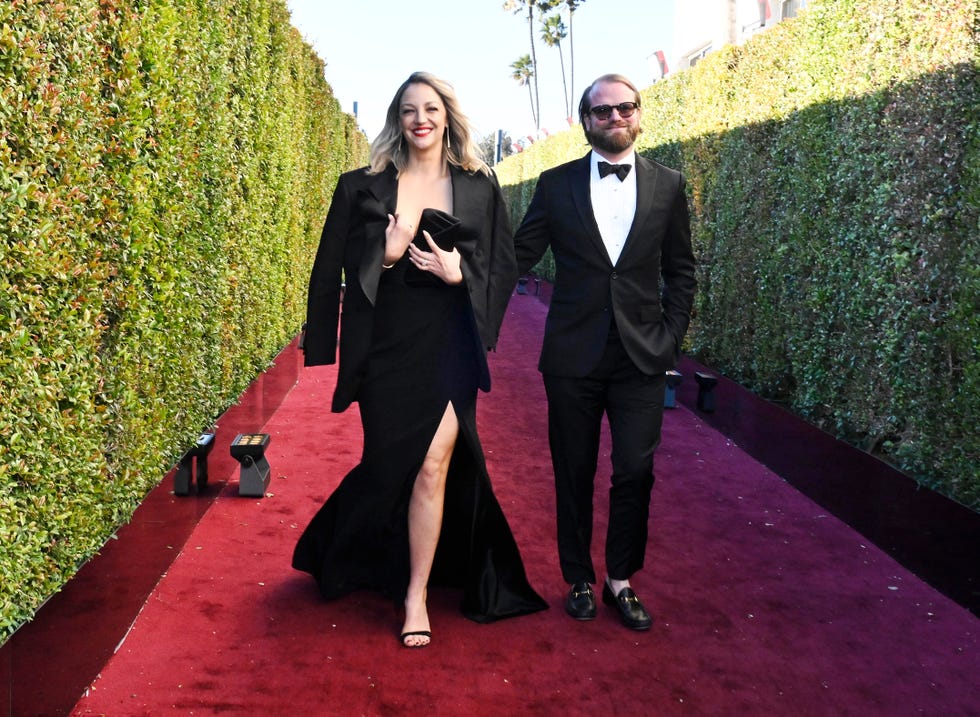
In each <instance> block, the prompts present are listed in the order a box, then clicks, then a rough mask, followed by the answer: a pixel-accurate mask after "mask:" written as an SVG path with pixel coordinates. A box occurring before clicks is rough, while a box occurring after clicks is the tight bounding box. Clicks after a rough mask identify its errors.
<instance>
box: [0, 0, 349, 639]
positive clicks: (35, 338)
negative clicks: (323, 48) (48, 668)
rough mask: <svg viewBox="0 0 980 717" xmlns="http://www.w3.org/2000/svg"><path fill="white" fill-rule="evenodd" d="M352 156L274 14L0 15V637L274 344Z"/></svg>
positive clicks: (8, 0)
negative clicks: (331, 196) (0, 239)
mask: <svg viewBox="0 0 980 717" xmlns="http://www.w3.org/2000/svg"><path fill="white" fill-rule="evenodd" d="M366 154H367V141H366V138H364V136H363V134H362V133H361V132H360V131H359V130H358V128H357V126H356V123H355V121H354V119H353V118H352V117H351V116H349V115H347V114H345V113H343V112H342V111H341V110H340V107H339V105H338V103H337V101H336V100H335V99H334V97H333V96H332V92H331V90H330V88H329V87H328V86H327V84H326V82H325V80H324V77H323V64H322V61H321V60H320V59H319V58H317V57H316V56H315V54H314V53H313V51H312V49H311V48H310V47H309V46H308V45H307V44H306V43H305V42H304V41H303V40H302V38H301V37H300V35H299V33H298V31H297V30H295V29H294V28H293V27H291V25H290V24H289V13H288V11H287V9H286V6H285V3H284V0H154V1H153V2H148V1H140V0H73V2H70V3H66V2H57V1H55V0H5V2H3V3H0V227H3V242H2V243H0V397H2V398H0V401H2V402H3V411H2V412H0V544H2V545H3V554H2V557H0V641H2V640H3V639H6V637H9V635H10V634H11V633H12V631H13V630H14V629H16V627H17V626H18V625H19V624H20V623H21V622H23V621H24V620H25V619H27V618H29V617H30V616H31V615H32V614H33V613H34V611H35V610H36V609H37V607H38V606H39V605H40V604H41V603H42V601H43V600H44V599H45V598H46V597H47V596H49V595H50V594H51V593H53V592H55V591H57V590H58V589H59V587H60V586H61V585H62V584H63V583H64V582H65V581H66V580H67V579H68V578H69V577H70V576H71V575H72V574H73V573H74V572H75V571H76V570H77V568H78V567H79V566H80V565H81V564H82V563H83V562H84V561H85V560H86V559H87V558H88V557H90V556H91V555H92V554H93V553H94V552H96V551H97V550H98V548H99V547H100V546H101V545H102V544H103V543H104V542H105V540H106V539H107V538H108V537H109V536H110V535H111V534H112V532H113V531H114V530H115V529H116V528H117V527H118V526H119V525H121V524H123V523H125V522H126V521H127V520H128V519H129V518H130V517H131V516H132V513H133V511H134V510H135V508H136V506H137V505H138V504H139V503H140V501H141V500H142V498H143V497H144V495H145V494H146V492H147V491H148V490H149V489H150V488H152V487H153V486H154V485H155V484H156V483H158V482H159V480H160V477H161V476H162V475H164V474H166V472H167V470H168V469H169V468H170V466H172V465H173V463H174V462H175V461H176V459H177V458H178V457H179V456H180V455H181V454H182V453H183V451H184V450H185V449H186V448H187V447H189V446H191V445H192V444H193V442H194V440H196V438H197V436H198V435H199V433H200V432H201V431H202V430H204V429H207V428H209V427H210V426H211V425H212V424H213V421H214V419H215V418H216V417H217V416H218V415H220V413H221V412H223V411H224V410H225V409H226V408H227V407H228V406H229V405H231V404H232V403H233V402H234V401H235V399H236V397H237V396H238V395H239V394H240V393H241V391H242V390H243V389H244V388H245V387H246V386H247V385H248V384H249V382H250V381H251V380H252V379H253V378H254V377H255V376H256V375H257V373H259V372H260V371H262V370H263V369H264V368H266V367H267V366H268V365H269V364H270V362H271V361H272V359H273V358H274V357H275V356H276V354H277V353H278V352H279V351H280V350H281V348H282V347H283V346H284V345H286V344H287V343H288V342H289V341H290V340H291V339H292V338H293V337H294V336H296V334H297V333H298V332H299V329H300V326H301V324H302V321H303V317H304V314H305V293H306V280H307V277H308V274H309V267H310V266H311V264H312V259H313V254H314V253H315V250H316V244H317V241H318V239H319V232H320V228H321V226H322V221H323V217H324V215H325V213H326V207H327V203H328V201H329V194H330V192H331V191H332V189H333V186H334V184H335V182H336V179H337V176H338V175H339V173H340V172H341V171H344V170H346V169H348V168H351V167H354V166H358V165H360V164H363V163H364V162H365V161H366Z"/></svg>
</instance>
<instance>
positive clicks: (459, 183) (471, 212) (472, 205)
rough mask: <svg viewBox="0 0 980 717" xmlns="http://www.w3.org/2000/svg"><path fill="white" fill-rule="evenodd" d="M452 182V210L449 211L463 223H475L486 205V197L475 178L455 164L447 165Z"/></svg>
mask: <svg viewBox="0 0 980 717" xmlns="http://www.w3.org/2000/svg"><path fill="white" fill-rule="evenodd" d="M449 173H450V175H452V182H453V210H452V212H450V213H451V214H452V215H453V216H455V217H457V218H458V219H460V220H461V221H463V223H465V224H470V225H472V224H475V223H476V222H478V221H479V220H480V217H481V214H482V213H483V210H484V208H485V207H486V197H485V196H484V194H483V193H482V192H481V191H480V190H479V187H480V183H479V181H478V180H477V178H476V177H475V176H474V175H472V174H470V173H468V172H465V171H463V170H462V169H460V168H459V167H457V166H455V165H452V164H451V165H449Z"/></svg>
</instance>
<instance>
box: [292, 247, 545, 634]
mask: <svg viewBox="0 0 980 717" xmlns="http://www.w3.org/2000/svg"><path fill="white" fill-rule="evenodd" d="M374 314H375V318H374V338H373V344H372V352H371V356H370V359H369V361H368V364H367V372H366V375H365V377H364V378H363V380H362V382H361V384H360V389H359V393H358V396H357V401H358V405H359V407H360V413H361V422H362V424H363V428H364V452H363V455H362V457H361V462H360V464H358V465H357V466H356V467H355V468H354V469H353V470H352V471H351V472H350V473H348V474H347V476H346V477H345V478H344V480H343V482H342V483H341V484H340V485H339V486H338V487H337V489H336V491H334V493H333V494H332V495H331V496H330V497H329V498H328V499H327V501H326V503H325V504H324V505H323V507H322V508H321V509H320V511H319V512H318V513H317V514H316V515H315V516H314V518H313V520H312V521H311V522H310V524H309V525H308V526H307V528H306V530H305V531H304V533H303V535H302V536H301V537H300V539H299V542H298V544H297V545H296V549H295V551H294V554H293V562H292V564H293V567H294V568H296V569H298V570H303V571H305V572H308V573H310V574H312V575H313V577H314V578H316V581H317V584H318V585H319V588H320V592H321V593H322V594H323V596H324V597H326V598H328V599H330V598H336V597H339V596H341V595H345V594H347V593H349V592H351V591H353V590H357V589H362V588H368V589H375V590H380V591H382V592H383V593H384V594H385V595H388V596H390V597H391V598H392V599H394V600H396V601H399V602H400V601H402V600H404V596H405V591H406V589H407V586H408V579H409V570H410V565H409V547H408V504H409V498H410V496H411V493H412V487H413V485H414V482H415V476H416V475H417V473H418V471H419V468H420V467H421V465H422V459H423V457H424V456H425V453H426V450H427V449H428V447H429V444H430V443H431V441H432V437H433V436H434V435H435V432H436V429H437V427H438V426H439V422H440V420H441V419H442V415H443V413H444V411H445V409H446V405H447V404H449V403H452V405H453V407H454V408H455V410H456V415H457V416H458V418H459V428H460V430H459V437H458V438H457V441H456V447H455V450H454V452H453V456H452V461H451V463H450V467H449V476H448V479H447V481H446V500H445V509H444V517H443V525H442V533H441V537H440V540H439V545H438V547H437V549H436V556H435V562H434V564H433V569H432V576H431V579H430V585H443V586H451V587H457V588H462V592H463V598H462V611H463V614H464V615H465V616H466V617H468V618H470V619H472V620H475V621H477V622H491V621H494V620H498V619H501V618H505V617H512V616H516V615H523V614H527V613H531V612H535V611H538V610H542V609H544V608H546V607H547V603H545V601H544V600H543V599H542V598H541V597H540V596H539V595H538V594H537V593H536V592H535V591H534V590H533V589H532V588H531V586H530V584H529V583H528V580H527V577H526V574H525V571H524V565H523V562H522V561H521V556H520V553H519V551H518V548H517V544H516V542H515V541H514V537H513V534H512V533H511V530H510V527H509V526H508V524H507V520H506V518H505V517H504V514H503V511H502V510H501V508H500V504H499V503H498V502H497V499H496V497H495V496H494V494H493V489H492V487H491V485H490V477H489V475H488V473H487V468H486V464H485V461H484V457H483V449H482V447H481V446H480V440H479V437H478V436H477V431H476V396H477V386H478V381H479V377H480V371H481V369H482V370H485V363H484V362H485V357H484V356H483V355H482V351H483V348H482V347H481V346H480V341H479V338H478V336H477V332H476V326H475V323H474V320H473V316H472V312H471V309H470V305H469V298H468V296H467V292H466V289H465V288H464V287H463V286H447V285H446V284H444V283H443V282H441V281H438V280H436V279H434V277H432V276H431V275H428V274H422V273H421V272H419V271H418V270H416V269H415V268H414V267H412V266H410V263H409V261H408V259H407V255H406V257H405V258H403V259H402V260H401V261H399V262H398V263H396V264H395V266H394V267H393V268H392V269H389V270H388V271H385V272H384V273H383V274H382V276H381V283H380V285H379V287H378V295H377V299H376V303H375V310H374ZM341 340H343V337H342V336H341Z"/></svg>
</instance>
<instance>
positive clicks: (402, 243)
mask: <svg viewBox="0 0 980 717" xmlns="http://www.w3.org/2000/svg"><path fill="white" fill-rule="evenodd" d="M414 236H415V227H414V226H412V225H411V224H409V223H408V222H403V221H400V220H399V218H398V215H397V214H389V215H388V226H387V227H385V259H384V262H382V263H383V264H384V265H385V266H391V265H393V264H394V263H395V262H396V261H398V260H399V259H401V258H402V256H403V255H404V254H405V248H406V247H408V245H409V244H411V243H412V237H414Z"/></svg>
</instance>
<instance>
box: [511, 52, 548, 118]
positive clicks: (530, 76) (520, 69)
mask: <svg viewBox="0 0 980 717" xmlns="http://www.w3.org/2000/svg"><path fill="white" fill-rule="evenodd" d="M510 67H511V69H512V70H513V73H511V77H513V78H514V79H515V80H517V82H518V84H520V85H521V86H522V87H527V96H528V99H529V100H530V101H531V117H532V119H533V120H534V126H535V128H536V129H540V128H541V124H540V122H539V121H538V108H537V106H536V105H535V104H534V95H533V94H532V93H531V82H532V80H534V63H533V62H532V61H531V56H530V55H521V56H520V57H518V58H517V59H516V60H515V61H514V62H512V63H510ZM535 86H537V85H536V84H535Z"/></svg>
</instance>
